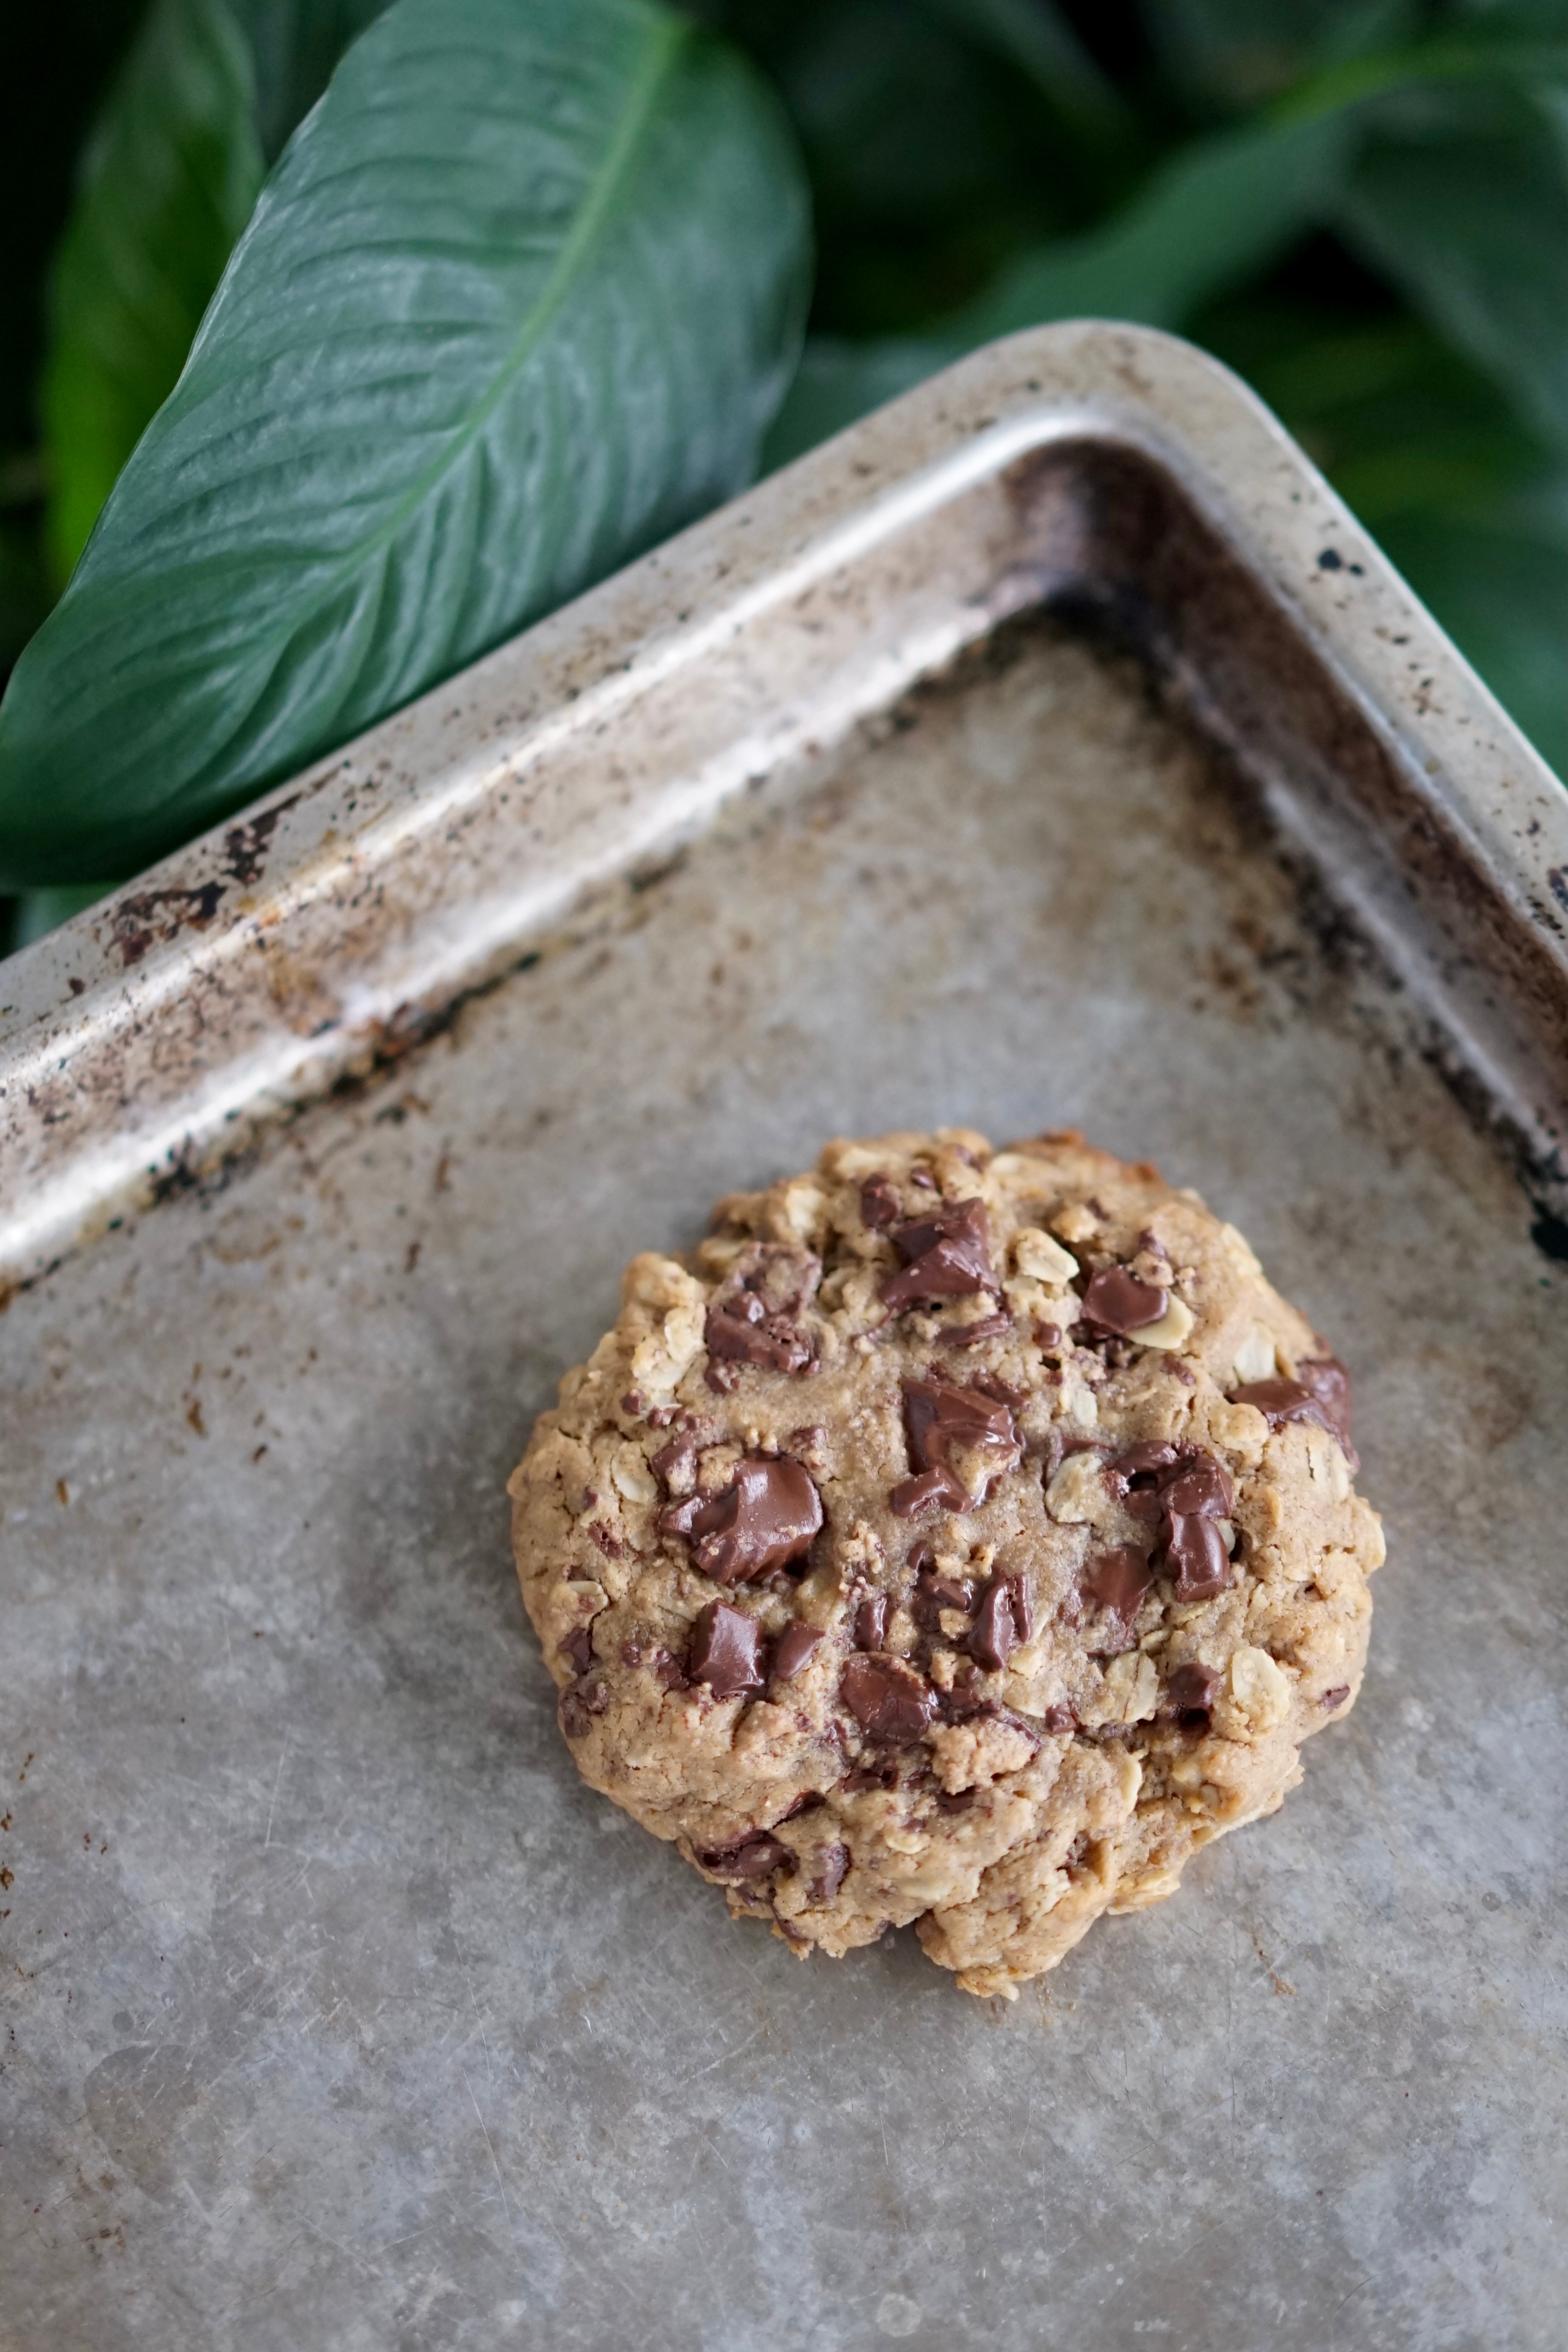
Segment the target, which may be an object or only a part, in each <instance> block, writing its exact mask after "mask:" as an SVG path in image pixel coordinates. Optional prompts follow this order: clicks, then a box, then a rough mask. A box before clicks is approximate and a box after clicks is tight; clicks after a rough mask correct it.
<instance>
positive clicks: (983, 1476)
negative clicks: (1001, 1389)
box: [888, 1380, 1019, 1518]
mask: <svg viewBox="0 0 1568 2352" xmlns="http://www.w3.org/2000/svg"><path fill="white" fill-rule="evenodd" d="M904 1421H905V1424H906V1427H907V1430H908V1436H909V1454H910V1459H911V1461H912V1462H913V1463H914V1464H915V1470H916V1474H917V1475H915V1477H913V1478H906V1479H905V1480H904V1483H903V1484H902V1485H901V1486H895V1487H894V1490H893V1493H892V1494H891V1495H890V1496H889V1497H888V1501H889V1503H890V1504H891V1505H892V1507H893V1508H894V1511H896V1512H897V1513H898V1515H899V1517H901V1518H913V1517H914V1516H915V1513H916V1512H917V1511H921V1510H925V1509H927V1508H928V1507H931V1506H932V1505H934V1504H938V1503H940V1504H943V1505H945V1506H946V1507H947V1508H948V1509H949V1510H955V1511H967V1510H971V1509H973V1508H975V1507H977V1506H978V1505H979V1504H981V1503H983V1502H984V1501H985V1499H986V1493H987V1490H988V1486H989V1484H990V1480H991V1478H992V1477H993V1476H994V1475H997V1473H998V1472H999V1471H1002V1470H1010V1469H1011V1468H1013V1466H1014V1465H1015V1464H1016V1463H1017V1461H1018V1458H1019V1435H1018V1428H1017V1425H1016V1423H1014V1420H1013V1416H1012V1411H1011V1408H1010V1407H1009V1405H1008V1404H1007V1403H1005V1402H1003V1400H1002V1399H1001V1398H1000V1397H991V1396H987V1395H986V1394H985V1392H984V1391H983V1390H980V1389H978V1388H967V1389H966V1388H956V1387H953V1386H950V1385H949V1384H948V1383H947V1382H946V1381H938V1380H928V1381H921V1380H906V1381H904ZM955 1453H960V1454H966V1455H967V1456H968V1458H969V1467H970V1470H971V1472H972V1474H973V1475H976V1476H977V1478H978V1481H979V1491H978V1493H977V1494H973V1495H971V1494H970V1492H969V1490H968V1488H967V1486H965V1485H964V1483H963V1480H962V1478H961V1477H960V1476H959V1474H958V1470H957V1467H956V1465H955V1463H954V1461H953V1458H952V1457H953V1455H954V1454H955Z"/></svg>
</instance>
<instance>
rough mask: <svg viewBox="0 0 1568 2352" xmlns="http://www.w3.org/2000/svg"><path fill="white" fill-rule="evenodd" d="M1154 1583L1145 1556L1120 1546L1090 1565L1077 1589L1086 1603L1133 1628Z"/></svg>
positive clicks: (1100, 1556) (1101, 1554)
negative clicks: (1140, 1608) (1140, 1607)
mask: <svg viewBox="0 0 1568 2352" xmlns="http://www.w3.org/2000/svg"><path fill="white" fill-rule="evenodd" d="M1153 1581H1154V1579H1153V1577H1152V1576H1151V1575H1150V1573H1149V1564H1148V1561H1147V1560H1146V1559H1145V1558H1144V1556H1143V1554H1142V1553H1141V1552H1136V1551H1134V1549H1132V1547H1131V1545H1130V1544H1118V1545H1117V1546H1116V1547H1115V1549H1114V1550H1112V1551H1103V1552H1101V1553H1100V1555H1099V1557H1098V1558H1097V1559H1092V1560H1091V1561H1090V1563H1089V1566H1088V1569H1087V1570H1085V1572H1084V1575H1083V1578H1082V1581H1081V1583H1080V1585H1079V1588H1078V1589H1079V1591H1081V1592H1082V1595H1083V1598H1084V1600H1085V1601H1093V1602H1095V1603H1096V1605H1097V1606H1098V1607H1099V1608H1101V1609H1108V1610H1109V1611H1110V1612H1111V1614H1112V1616H1113V1617H1119V1618H1120V1619H1121V1621H1122V1623H1123V1624H1124V1626H1130V1625H1131V1624H1132V1622H1133V1620H1134V1617H1135V1616H1136V1615H1137V1613H1138V1609H1139V1605H1140V1603H1141V1602H1142V1601H1143V1598H1144V1595H1145V1592H1146V1591H1148V1589H1149V1586H1150V1585H1151V1584H1152V1583H1153Z"/></svg>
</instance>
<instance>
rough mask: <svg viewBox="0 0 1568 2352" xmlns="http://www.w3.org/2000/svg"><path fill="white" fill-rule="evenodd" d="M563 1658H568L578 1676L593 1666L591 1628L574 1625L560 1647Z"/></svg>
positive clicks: (589, 1626)
mask: <svg viewBox="0 0 1568 2352" xmlns="http://www.w3.org/2000/svg"><path fill="white" fill-rule="evenodd" d="M560 1654H561V1656H562V1657H563V1658H570V1660H571V1663H572V1664H573V1665H574V1666H575V1667H576V1669H577V1671H578V1673H579V1674H580V1675H585V1674H586V1673H587V1672H588V1669H589V1667H590V1666H591V1664H593V1628H592V1627H591V1625H574V1626H573V1627H572V1629H571V1631H570V1633H569V1634H568V1635H567V1637H566V1639H565V1641H564V1642H563V1643H561V1645H560Z"/></svg>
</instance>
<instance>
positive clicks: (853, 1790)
mask: <svg viewBox="0 0 1568 2352" xmlns="http://www.w3.org/2000/svg"><path fill="white" fill-rule="evenodd" d="M839 1786H840V1788H841V1789H842V1790H844V1792H845V1793H846V1795H848V1796H851V1797H858V1796H860V1795H861V1794H862V1792H863V1791H864V1790H867V1789H883V1790H887V1789H896V1788H897V1786H898V1767H897V1765H896V1764H894V1763H893V1762H891V1761H886V1760H884V1761H883V1763H881V1764H857V1765H856V1767H855V1769H854V1770H853V1771H852V1772H846V1773H845V1774H844V1777H843V1779H842V1780H841V1781H840V1782H839Z"/></svg>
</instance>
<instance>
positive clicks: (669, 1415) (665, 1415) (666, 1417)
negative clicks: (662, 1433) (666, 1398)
mask: <svg viewBox="0 0 1568 2352" xmlns="http://www.w3.org/2000/svg"><path fill="white" fill-rule="evenodd" d="M674 1417H675V1408H674V1405H673V1404H655V1405H650V1407H649V1408H648V1414H647V1421H648V1426H649V1428H650V1429H668V1427H669V1425H670V1423H671V1422H672V1421H674Z"/></svg>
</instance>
